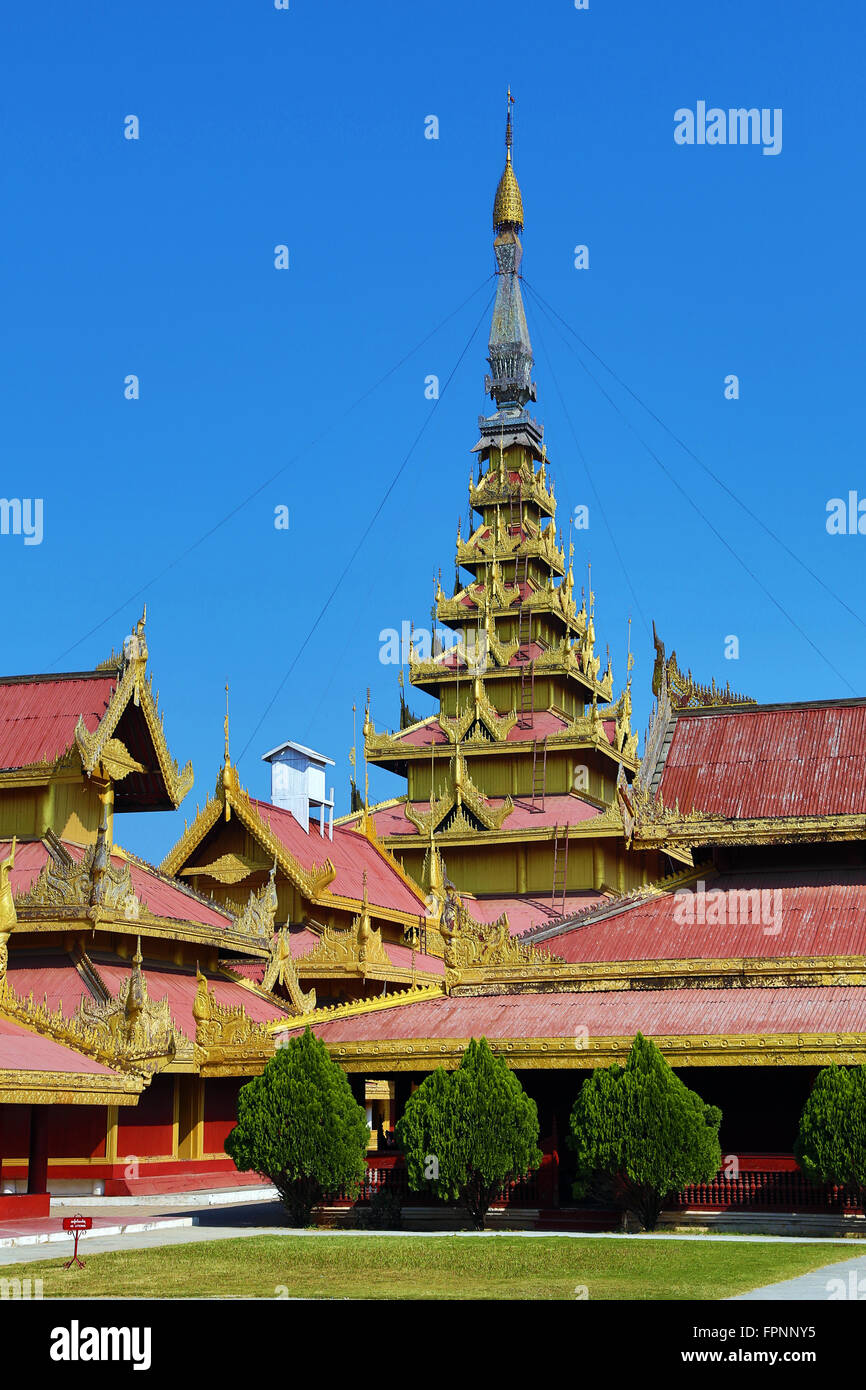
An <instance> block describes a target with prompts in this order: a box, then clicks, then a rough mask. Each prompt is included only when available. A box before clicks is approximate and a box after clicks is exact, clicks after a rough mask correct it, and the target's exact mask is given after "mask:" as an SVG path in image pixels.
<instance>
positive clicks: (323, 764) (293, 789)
mask: <svg viewBox="0 0 866 1390" xmlns="http://www.w3.org/2000/svg"><path fill="white" fill-rule="evenodd" d="M262 762H264V763H270V765H271V801H272V802H273V804H274V806H279V807H280V808H281V809H282V810H284V811H290V812H291V813H292V815H293V816H294V818H295V820H296V821H297V822H298V824H299V825H300V826H301V827H302V828H303V829H304V831H305V832H306V833H307V834H309V833H310V813H311V811H312V810H314V809H315V808H318V811H319V834H320V835H324V833H325V812H326V811H327V813H328V836H329V838H330V839H332V840H333V838H334V788H333V787H332V788H331V793H330V796H328V795H327V789H326V786H325V778H326V773H325V769H326V768H328V767H333V766H334V759H333V758H326V757H324V755H323V754H322V753H316V752H314V750H313V749H312V748H305V747H304V745H303V744H302V743H281V744H280V745H279V747H278V748H272V749H271V751H270V753H263V754H262Z"/></svg>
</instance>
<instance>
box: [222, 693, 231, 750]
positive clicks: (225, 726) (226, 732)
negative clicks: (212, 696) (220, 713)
mask: <svg viewBox="0 0 866 1390" xmlns="http://www.w3.org/2000/svg"><path fill="white" fill-rule="evenodd" d="M223 728H224V729H225V736H226V751H225V766H226V767H229V766H230V763H231V759H230V757H229V683H228V681H226V718H225V724H224V725H223Z"/></svg>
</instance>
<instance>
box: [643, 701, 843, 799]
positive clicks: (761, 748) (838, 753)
mask: <svg viewBox="0 0 866 1390" xmlns="http://www.w3.org/2000/svg"><path fill="white" fill-rule="evenodd" d="M660 791H661V795H662V796H663V798H664V801H665V804H666V805H668V806H673V804H674V802H675V801H677V800H678V801H679V805H680V810H681V811H683V812H687V811H691V810H693V809H697V810H700V811H706V812H708V813H711V814H718V815H723V816H731V817H734V818H737V819H743V818H747V817H749V818H751V817H755V816H827V815H844V814H863V813H864V812H866V705H863V704H855V705H832V704H828V705H824V706H818V707H815V708H812V707H810V708H800V709H768V710H761V709H757V710H753V709H747V710H731V711H730V712H725V713H724V714H704V715H700V714H689V715H680V716H679V718H678V719H677V721H676V725H675V728H674V734H673V739H672V741H671V746H670V749H669V750H668V755H667V759H666V761H665V766H664V771H663V774H662V779H661V785H660Z"/></svg>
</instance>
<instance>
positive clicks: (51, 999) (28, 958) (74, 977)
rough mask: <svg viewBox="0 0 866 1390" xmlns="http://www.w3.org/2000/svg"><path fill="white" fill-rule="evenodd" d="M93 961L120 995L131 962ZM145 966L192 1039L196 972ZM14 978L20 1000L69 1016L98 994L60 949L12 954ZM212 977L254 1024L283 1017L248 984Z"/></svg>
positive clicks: (223, 997) (225, 1000)
mask: <svg viewBox="0 0 866 1390" xmlns="http://www.w3.org/2000/svg"><path fill="white" fill-rule="evenodd" d="M91 959H92V961H93V964H94V966H95V967H96V971H97V973H98V975H99V977H100V979H101V980H102V982H103V984H104V985H105V987H106V989H107V990H108V992H109V994H112V995H116V994H117V991H118V990H119V988H120V986H121V985H122V984H123V982H124V981H125V980H126V979H127V978H128V977H129V973H130V969H131V966H130V963H129V961H128V960H122V959H121V958H120V957H119V956H108V955H105V954H102V953H99V952H97V953H95V954H94V955H92V956H91ZM141 968H142V972H143V974H144V978H145V980H146V982H147V992H148V995H149V997H150V999H151V1000H152V1001H153V1002H158V1001H159V1000H161V999H168V1001H169V1006H170V1008H171V1014H172V1017H173V1018H174V1020H175V1022H176V1023H177V1025H178V1027H179V1028H180V1029H181V1031H182V1032H183V1033H185V1034H186V1035H187V1037H190V1038H191V1037H194V1036H195V1019H194V1018H193V1015H192V1004H193V1000H194V998H195V992H196V985H197V980H196V973H195V970H194V969H193V970H190V969H184V968H183V967H178V968H176V969H175V968H172V967H171V966H169V965H167V964H165V962H162V961H158V962H150V961H148V960H147V958H145V960H144V963H143V965H142V967H141ZM231 968H232V969H239V970H240V973H243V969H242V964H241V963H240V962H238V963H237V965H236V964H235V962H232V967H231ZM203 973H206V972H203ZM8 977H9V983H10V985H11V986H12V989H13V990H14V991H15V993H16V994H17V995H18V996H19V998H26V997H27V996H28V995H29V994H31V993H32V994H33V998H34V1000H35V1001H36V1003H41V1002H42V999H43V997H44V998H46V999H47V1001H48V1005H49V1007H50V1008H51V1009H57V1008H59V1007H60V1005H61V1003H62V1005H63V1013H64V1015H65V1016H66V1017H67V1018H68V1017H69V1016H70V1015H71V1014H74V1013H75V1011H76V1009H77V1008H78V1004H79V1002H80V1000H81V998H82V996H84V995H87V997H88V998H91V997H96V996H95V994H94V991H93V990H91V989H89V988H88V986H87V985H86V984H85V982H84V980H83V979H82V977H81V975H79V973H78V971H77V970H76V968H75V966H74V965H73V963H72V960H71V959H70V957H69V956H66V955H63V954H61V953H59V952H36V951H34V952H27V953H23V952H22V953H18V952H10V955H9V969H8ZM207 978H208V988H209V991H210V996H211V998H212V999H215V1000H216V1001H217V1003H219V1004H227V1005H230V1006H234V1005H236V1004H243V1006H244V1008H245V1010H246V1014H247V1018H251V1019H253V1021H254V1022H261V1021H263V1020H266V1019H271V1018H279V1017H280V1016H281V1015H280V1013H279V1010H278V1009H275V1008H274V1006H273V1005H272V1004H269V1003H268V1002H267V1000H264V999H260V998H259V996H258V995H256V994H254V993H253V992H252V991H251V990H248V989H246V988H245V987H244V986H243V985H240V984H234V983H233V982H232V981H231V980H226V979H225V978H224V977H222V976H213V975H208V976H207Z"/></svg>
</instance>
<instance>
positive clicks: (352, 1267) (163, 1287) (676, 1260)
mask: <svg viewBox="0 0 866 1390" xmlns="http://www.w3.org/2000/svg"><path fill="white" fill-rule="evenodd" d="M860 1248H861V1247H860V1243H859V1242H856V1243H855V1246H854V1248H853V1249H852V1252H851V1253H855V1252H856V1251H859V1249H860ZM847 1254H848V1251H846V1249H845V1247H844V1246H841V1245H829V1244H827V1245H825V1244H820V1245H818V1244H816V1245H786V1244H782V1243H777V1244H770V1245H758V1244H751V1243H745V1242H744V1243H740V1242H733V1241H731V1242H709V1241H708V1242H700V1241H676V1240H671V1239H669V1238H663V1239H661V1240H657V1241H656V1240H652V1241H649V1240H634V1241H630V1240H596V1239H587V1240H569V1239H563V1238H557V1237H544V1238H541V1239H532V1240H525V1239H521V1238H520V1237H517V1236H508V1235H501V1236H495V1237H492V1238H491V1237H481V1238H477V1237H476V1238H474V1237H472V1236H468V1237H467V1236H463V1237H453V1236H443V1237H437V1238H435V1239H427V1240H424V1239H418V1238H417V1237H413V1236H387V1237H385V1236H375V1235H370V1236H366V1235H365V1236H349V1237H347V1236H327V1237H321V1238H320V1237H316V1236H309V1237H304V1236H288V1235H287V1236H249V1237H246V1238H241V1239H237V1240H220V1241H207V1242H202V1243H201V1244H197V1245H174V1246H162V1247H160V1248H158V1249H152V1250H130V1251H128V1252H116V1253H112V1254H107V1255H92V1256H90V1257H88V1255H87V1249H86V1244H85V1243H84V1242H82V1255H83V1256H84V1258H85V1260H86V1267H85V1268H84V1269H83V1270H81V1269H72V1270H68V1271H67V1270H64V1269H63V1268H62V1264H63V1260H64V1259H68V1258H69V1256H68V1254H67V1253H64V1254H63V1255H62V1256H61V1255H58V1256H57V1257H56V1258H55V1259H49V1260H40V1261H37V1262H34V1263H32V1264H24V1265H14V1266H5V1267H2V1268H0V1277H3V1278H15V1277H18V1278H21V1279H27V1278H30V1279H36V1278H41V1279H42V1280H43V1293H44V1297H46V1298H58V1297H66V1298H88V1297H133V1298H134V1297H142V1298H144V1297H149V1298H233V1297H234V1298H274V1297H283V1298H286V1297H289V1298H292V1297H297V1298H445V1299H464V1298H469V1299H471V1298H497V1299H512V1298H519V1299H575V1298H578V1297H583V1298H587V1297H588V1298H590V1299H620V1298H622V1299H692V1298H699V1299H716V1298H725V1297H727V1296H728V1295H729V1294H736V1293H744V1292H745V1291H746V1290H747V1289H753V1288H756V1287H757V1286H758V1285H760V1284H769V1283H773V1282H774V1281H775V1280H778V1279H788V1278H791V1277H792V1276H794V1275H796V1274H805V1273H806V1272H807V1271H809V1270H813V1269H818V1268H820V1266H821V1265H824V1264H828V1263H832V1262H833V1261H836V1260H842V1259H845V1258H846V1256H847ZM584 1290H585V1292H584Z"/></svg>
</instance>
